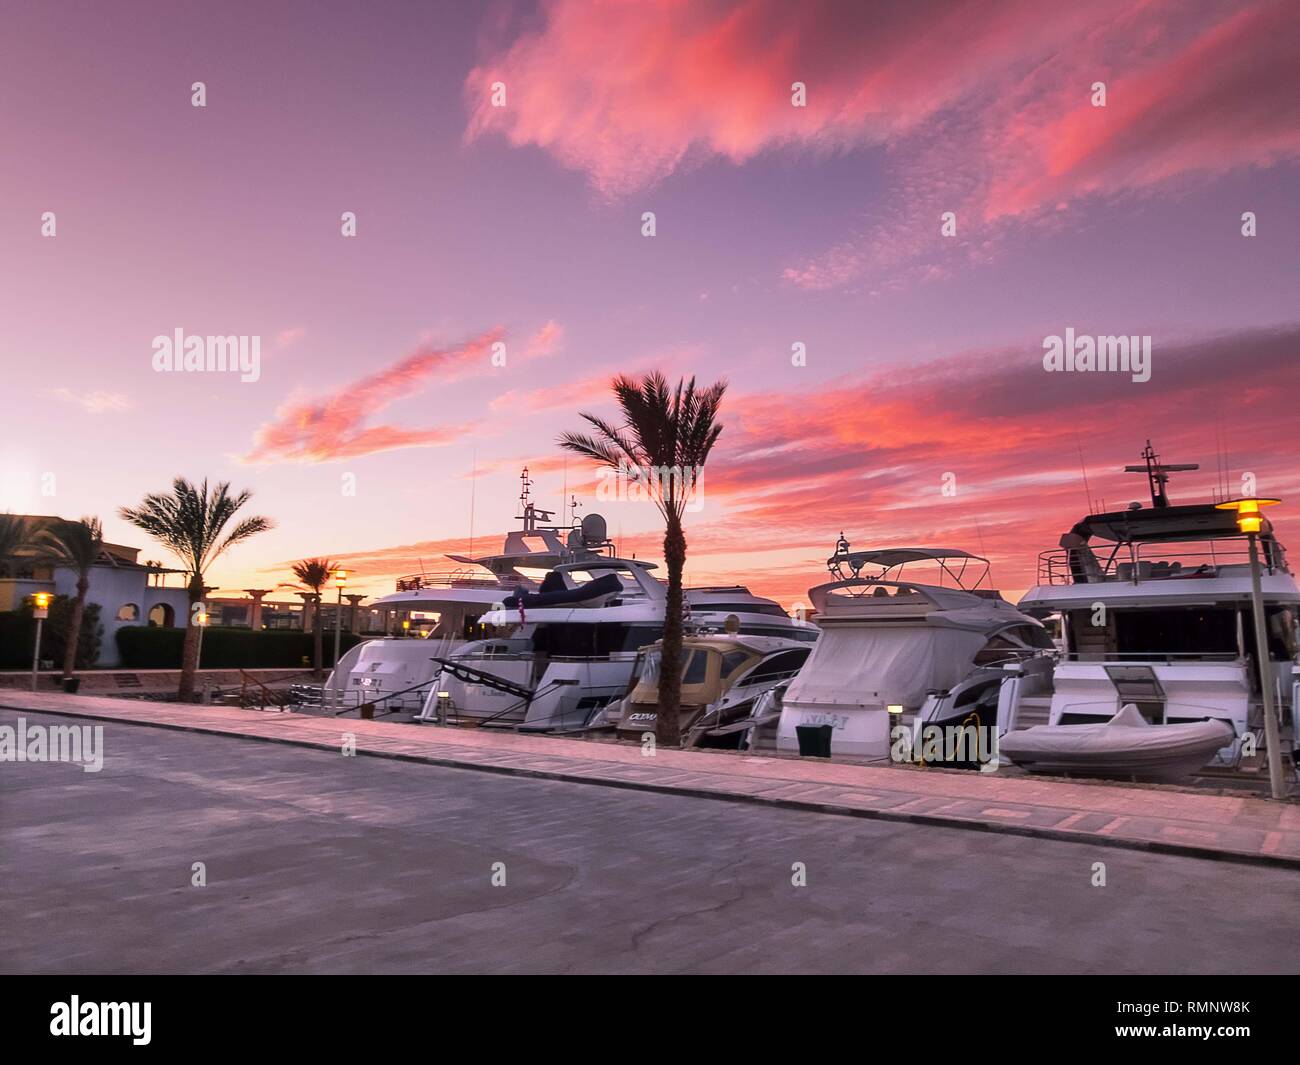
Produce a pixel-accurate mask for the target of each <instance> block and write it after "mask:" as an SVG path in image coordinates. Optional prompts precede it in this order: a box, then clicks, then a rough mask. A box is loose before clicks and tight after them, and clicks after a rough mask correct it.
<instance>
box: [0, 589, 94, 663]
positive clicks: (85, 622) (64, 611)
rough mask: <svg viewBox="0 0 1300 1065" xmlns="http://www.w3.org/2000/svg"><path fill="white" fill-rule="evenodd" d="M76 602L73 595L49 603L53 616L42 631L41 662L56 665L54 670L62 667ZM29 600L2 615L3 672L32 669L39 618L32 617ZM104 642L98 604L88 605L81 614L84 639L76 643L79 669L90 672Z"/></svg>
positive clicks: (0, 647)
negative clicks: (49, 662)
mask: <svg viewBox="0 0 1300 1065" xmlns="http://www.w3.org/2000/svg"><path fill="white" fill-rule="evenodd" d="M74 602H75V600H74V599H73V598H72V597H71V596H67V595H56V596H55V597H54V598H53V599H52V600H51V601H50V616H49V617H48V618H46V619H45V625H44V626H43V627H42V628H41V659H42V660H43V661H45V660H48V661H52V662H53V663H54V668H55V669H60V668H62V666H63V655H64V652H65V651H67V649H68V628H69V626H70V625H71V624H72V609H73V604H74ZM32 609H33V608H32V603H31V600H30V599H26V600H24V601H23V604H22V606H20V607H19V608H18V609H17V610H15V611H12V612H10V613H7V614H0V669H29V668H31V664H32V651H34V650H35V643H36V619H35V618H34V617H32ZM103 642H104V626H103V625H101V624H100V623H99V604H98V603H90V602H88V603H86V609H85V612H84V613H83V614H82V615H81V638H80V639H79V640H78V641H77V663H76V668H77V669H88V668H89V667H90V666H92V665H94V663H95V660H96V659H97V658H99V649H100V647H101V646H102V645H103Z"/></svg>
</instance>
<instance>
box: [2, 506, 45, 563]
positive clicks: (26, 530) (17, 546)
mask: <svg viewBox="0 0 1300 1065" xmlns="http://www.w3.org/2000/svg"><path fill="white" fill-rule="evenodd" d="M39 531H40V529H39V527H38V526H37V524H36V523H35V522H33V521H30V520H28V519H27V518H26V517H24V516H23V515H21V514H0V576H3V575H6V574H7V575H9V576H15V575H16V573H15V572H14V571H12V570H11V567H12V565H13V564H14V563H15V562H16V560H17V559H18V557H19V556H20V555H23V554H24V553H26V551H27V549H28V548H30V547H31V546H32V543H33V541H34V540H35V539H36V534H37V533H38V532H39Z"/></svg>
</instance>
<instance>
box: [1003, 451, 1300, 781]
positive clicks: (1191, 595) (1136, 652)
mask: <svg viewBox="0 0 1300 1065" xmlns="http://www.w3.org/2000/svg"><path fill="white" fill-rule="evenodd" d="M1143 458H1144V459H1145V463H1144V465H1142V466H1129V467H1126V470H1128V471H1129V472H1140V473H1145V474H1146V475H1147V478H1148V482H1149V485H1150V490H1151V505H1150V506H1142V505H1141V504H1140V503H1130V504H1129V506H1128V507H1127V509H1125V510H1120V511H1114V512H1110V513H1102V514H1089V515H1087V516H1086V517H1084V518H1083V519H1082V520H1080V521H1079V522H1077V523H1076V524H1075V525H1074V526H1073V527H1072V528H1071V529H1070V530H1069V531H1068V532H1067V533H1065V534H1064V535H1063V536H1062V537H1061V541H1060V548H1059V550H1055V551H1048V552H1045V553H1043V554H1042V555H1040V556H1039V562H1038V583H1037V585H1036V586H1035V587H1033V588H1031V589H1030V590H1029V591H1028V592H1027V593H1026V594H1025V596H1024V598H1023V599H1022V600H1021V601H1020V608H1021V609H1022V610H1024V611H1025V612H1026V613H1028V614H1032V615H1034V616H1036V617H1041V618H1047V617H1049V616H1052V615H1057V616H1059V617H1060V619H1061V622H1062V636H1063V643H1064V646H1063V650H1062V652H1061V654H1060V656H1059V658H1060V660H1059V662H1058V663H1057V664H1056V667H1055V669H1054V671H1053V673H1052V675H1051V676H1050V678H1049V686H1048V690H1047V691H1046V692H1045V693H1043V694H1039V695H1030V694H1027V693H1023V692H1021V691H1020V690H1019V688H1018V684H1019V679H1020V678H1019V677H1018V675H1017V671H1016V670H1015V669H1014V668H1013V669H1010V670H1009V671H1008V678H1007V681H1006V685H1005V690H1004V692H1003V698H1002V703H1003V705H1002V709H1001V719H1000V728H1001V731H1002V732H1003V733H1006V732H1008V731H1011V730H1016V729H1021V728H1024V727H1026V726H1027V725H1029V724H1031V723H1032V721H1033V720H1034V719H1035V718H1034V715H1037V717H1038V718H1041V717H1042V716H1043V715H1044V713H1045V714H1046V716H1047V717H1048V723H1049V724H1050V725H1052V726H1058V725H1096V724H1099V723H1101V722H1106V721H1109V720H1111V719H1112V718H1114V717H1115V716H1116V714H1117V713H1118V712H1120V711H1121V710H1122V709H1123V708H1125V707H1126V706H1128V705H1129V704H1132V705H1133V706H1134V707H1136V709H1137V711H1139V712H1140V713H1141V714H1142V717H1143V718H1145V720H1146V721H1148V722H1150V723H1151V724H1154V725H1165V724H1190V723H1193V722H1205V721H1211V722H1212V721H1221V722H1226V723H1227V724H1228V725H1230V726H1231V729H1232V735H1231V738H1230V742H1227V743H1225V745H1224V746H1222V747H1221V748H1220V749H1219V750H1218V752H1217V754H1216V755H1215V756H1214V758H1213V759H1212V760H1211V764H1212V765H1216V766H1219V767H1233V766H1237V764H1238V761H1239V757H1240V755H1241V753H1242V741H1243V738H1244V737H1245V736H1246V735H1247V734H1248V733H1250V734H1254V737H1255V747H1256V750H1262V749H1263V746H1264V745H1263V739H1262V733H1263V699H1262V696H1261V692H1260V683H1259V670H1258V667H1257V666H1256V664H1255V633H1254V625H1253V622H1252V614H1251V574H1250V562H1249V555H1248V545H1247V541H1246V537H1245V536H1244V535H1243V534H1242V533H1241V532H1239V531H1238V528H1237V525H1236V521H1235V515H1234V513H1233V512H1232V511H1231V510H1223V509H1219V508H1218V507H1217V506H1216V504H1215V503H1214V502H1207V503H1193V504H1183V505H1171V504H1170V502H1169V497H1168V491H1167V485H1168V481H1169V473H1170V472H1173V471H1181V470H1194V469H1196V468H1197V467H1196V466H1195V465H1186V464H1185V465H1177V466H1172V465H1164V464H1162V463H1160V461H1159V459H1158V456H1157V455H1156V453H1155V452H1154V450H1153V449H1152V447H1151V444H1150V441H1148V442H1147V447H1146V450H1145V451H1144V452H1143ZM1259 549H1260V559H1261V567H1262V575H1261V581H1260V585H1261V590H1262V592H1263V600H1264V607H1265V622H1266V627H1267V643H1268V649H1269V666H1268V675H1269V677H1270V684H1271V685H1272V687H1273V693H1274V695H1275V696H1276V698H1275V700H1274V703H1275V706H1277V707H1278V708H1279V709H1278V712H1279V714H1280V716H1281V720H1282V723H1283V724H1284V725H1286V724H1289V723H1292V722H1293V721H1294V714H1295V710H1296V707H1297V703H1298V701H1300V667H1298V666H1297V629H1296V619H1297V614H1298V612H1300V588H1297V585H1296V580H1295V577H1294V576H1293V575H1292V573H1291V570H1290V568H1289V567H1288V565H1287V562H1286V556H1285V553H1284V552H1283V549H1282V545H1281V544H1280V543H1278V541H1277V539H1276V538H1275V537H1274V535H1273V532H1272V528H1271V526H1270V525H1269V523H1268V522H1267V521H1265V522H1264V524H1263V529H1262V530H1261V532H1260V534H1259ZM1132 734H1133V735H1134V736H1136V735H1138V732H1137V730H1133V733H1132ZM1225 735H1226V733H1225ZM1290 735H1291V740H1290V743H1291V744H1294V742H1295V729H1294V728H1291V730H1290Z"/></svg>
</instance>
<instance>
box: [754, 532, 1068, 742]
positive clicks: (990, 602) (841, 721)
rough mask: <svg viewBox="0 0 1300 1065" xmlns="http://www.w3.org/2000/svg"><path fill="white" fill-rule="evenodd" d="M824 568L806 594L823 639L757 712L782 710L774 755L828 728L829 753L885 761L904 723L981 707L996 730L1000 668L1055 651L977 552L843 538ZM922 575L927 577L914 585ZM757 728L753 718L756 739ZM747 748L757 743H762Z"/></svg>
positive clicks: (938, 719) (941, 719) (961, 716)
mask: <svg viewBox="0 0 1300 1065" xmlns="http://www.w3.org/2000/svg"><path fill="white" fill-rule="evenodd" d="M826 564H827V567H828V569H829V570H830V572H831V574H832V575H833V576H834V577H836V580H834V581H832V582H830V583H827V584H822V585H819V586H818V587H816V588H813V589H811V590H810V591H809V593H808V595H809V597H810V598H811V600H812V603H813V608H814V610H815V614H814V615H813V621H814V622H815V623H816V624H817V625H818V626H819V627H820V628H821V630H822V635H821V638H820V639H819V640H818V642H817V645H816V647H815V648H814V649H813V652H812V655H811V656H810V657H809V659H808V662H807V663H806V664H805V665H804V667H803V669H802V670H800V672H799V674H798V675H797V676H796V677H795V678H794V679H793V680H792V681H790V683H789V686H788V687H787V688H785V690H784V691H782V692H780V693H779V695H774V697H773V699H772V700H768V701H765V702H764V704H763V707H762V708H761V713H764V714H766V713H770V711H769V710H768V706H769V705H771V704H772V703H773V702H774V701H779V704H780V717H779V721H778V722H777V734H776V746H777V749H778V750H781V751H790V752H794V751H798V750H799V749H800V743H799V735H798V730H799V729H800V728H801V727H803V728H807V727H810V726H811V727H817V726H829V727H830V729H831V753H832V755H834V756H847V757H850V758H855V759H866V760H875V759H885V758H889V757H890V752H891V746H892V744H891V733H892V731H893V729H894V728H896V727H899V726H902V727H911V728H913V729H915V728H916V727H917V725H918V724H919V723H920V722H921V721H922V720H924V721H925V723H928V724H939V725H942V724H945V723H948V721H949V719H950V718H951V719H954V723H955V722H956V721H964V720H967V719H969V717H970V715H971V713H972V712H975V711H976V709H977V706H979V707H983V709H984V712H985V713H986V714H988V720H987V721H984V722H982V723H983V724H986V725H992V724H993V721H994V713H995V709H996V703H997V699H996V688H997V686H998V684H999V683H1000V682H1001V680H1002V677H1003V674H1002V672H1001V670H1000V666H1001V664H1002V663H1004V662H1006V661H1008V660H1013V659H1014V660H1029V659H1034V658H1042V656H1044V655H1045V654H1046V653H1047V652H1048V651H1049V650H1050V649H1051V647H1052V643H1051V639H1050V637H1049V636H1048V634H1047V631H1046V629H1044V628H1043V626H1042V625H1041V624H1040V623H1039V622H1038V621H1036V620H1034V619H1033V618H1031V617H1029V616H1027V615H1026V614H1024V613H1022V612H1020V611H1018V610H1017V609H1016V608H1015V607H1013V606H1012V605H1011V604H1010V603H1008V602H1007V601H1006V600H1005V599H1003V598H1002V596H1001V595H1000V594H999V593H998V592H997V591H995V590H994V589H992V588H991V587H989V586H988V580H989V564H988V561H987V560H986V559H983V558H981V557H979V556H978V555H972V554H970V553H969V552H966V551H959V550H956V549H950V548H949V549H945V548H925V547H900V548H888V549H883V550H871V551H853V550H851V549H850V545H849V543H848V541H847V540H845V539H844V537H843V535H842V534H841V537H840V540H839V542H838V544H837V545H836V550H835V554H834V555H832V556H831V557H830V558H829V559H828V560H827V563H826ZM908 567H910V570H909V569H908ZM918 569H920V570H922V576H923V579H922V580H917V579H913V574H915V572H916V571H917V570H918ZM905 571H906V572H905ZM1045 661H1046V660H1045V659H1044V663H1045ZM1043 668H1046V666H1045V664H1044V667H1043ZM972 674H974V678H973V677H972ZM990 698H991V699H992V703H993V710H992V711H990V710H989V709H988V708H987V706H985V703H987V702H988V700H989V699H990ZM763 723H764V722H762V721H756V729H755V732H756V733H757V732H759V730H760V729H761V726H762V724H763ZM751 745H752V746H755V747H758V746H763V742H762V738H761V736H758V735H755V737H754V739H753V740H752V741H751Z"/></svg>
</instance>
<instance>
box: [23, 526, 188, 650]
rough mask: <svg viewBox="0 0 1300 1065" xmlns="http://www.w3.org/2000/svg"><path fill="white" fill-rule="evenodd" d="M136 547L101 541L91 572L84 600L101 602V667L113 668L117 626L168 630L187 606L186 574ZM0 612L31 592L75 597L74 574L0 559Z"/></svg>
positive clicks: (182, 619)
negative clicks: (173, 580) (171, 583)
mask: <svg viewBox="0 0 1300 1065" xmlns="http://www.w3.org/2000/svg"><path fill="white" fill-rule="evenodd" d="M26 517H27V520H28V521H29V522H36V523H44V522H52V521H58V520H60V519H58V518H50V517H38V516H34V515H27V516H26ZM139 554H140V549H139V548H138V547H123V546H122V545H121V544H107V543H106V544H104V549H103V551H102V552H101V554H100V559H99V562H98V563H97V564H96V565H95V567H94V569H92V570H91V573H90V589H89V591H88V592H87V593H86V602H87V603H97V604H99V620H100V623H101V624H102V625H103V626H104V638H103V640H102V641H101V643H100V648H99V658H98V660H97V661H96V662H95V663H94V664H95V665H96V666H98V667H100V668H105V667H112V666H116V665H118V663H119V658H118V653H117V639H116V636H117V630H118V629H120V628H124V627H126V626H129V625H152V626H159V627H162V628H171V627H173V626H177V625H183V624H184V622H185V614H186V610H187V608H188V597H187V593H186V590H185V587H184V580H185V574H184V573H182V572H181V571H179V570H172V569H167V568H165V567H163V566H160V565H157V564H145V563H142V562H139V561H138V560H137V559H138V556H139ZM0 566H4V567H5V568H4V569H0V611H4V610H17V609H18V608H19V607H20V606H21V605H22V601H23V600H24V599H25V598H27V597H28V596H30V595H32V593H34V592H53V593H54V594H55V595H66V596H68V597H70V598H71V597H74V596H76V594H77V573H76V571H75V570H72V569H69V568H67V567H66V566H55V567H51V566H50V565H48V564H43V563H41V562H39V561H37V560H36V559H34V558H33V559H31V560H30V561H28V560H27V559H25V558H21V557H20V558H19V559H17V560H16V561H11V562H8V563H0ZM173 574H175V575H177V577H178V578H179V579H178V583H179V584H180V587H167V586H166V581H167V579H168V577H169V576H171V575H173Z"/></svg>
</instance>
